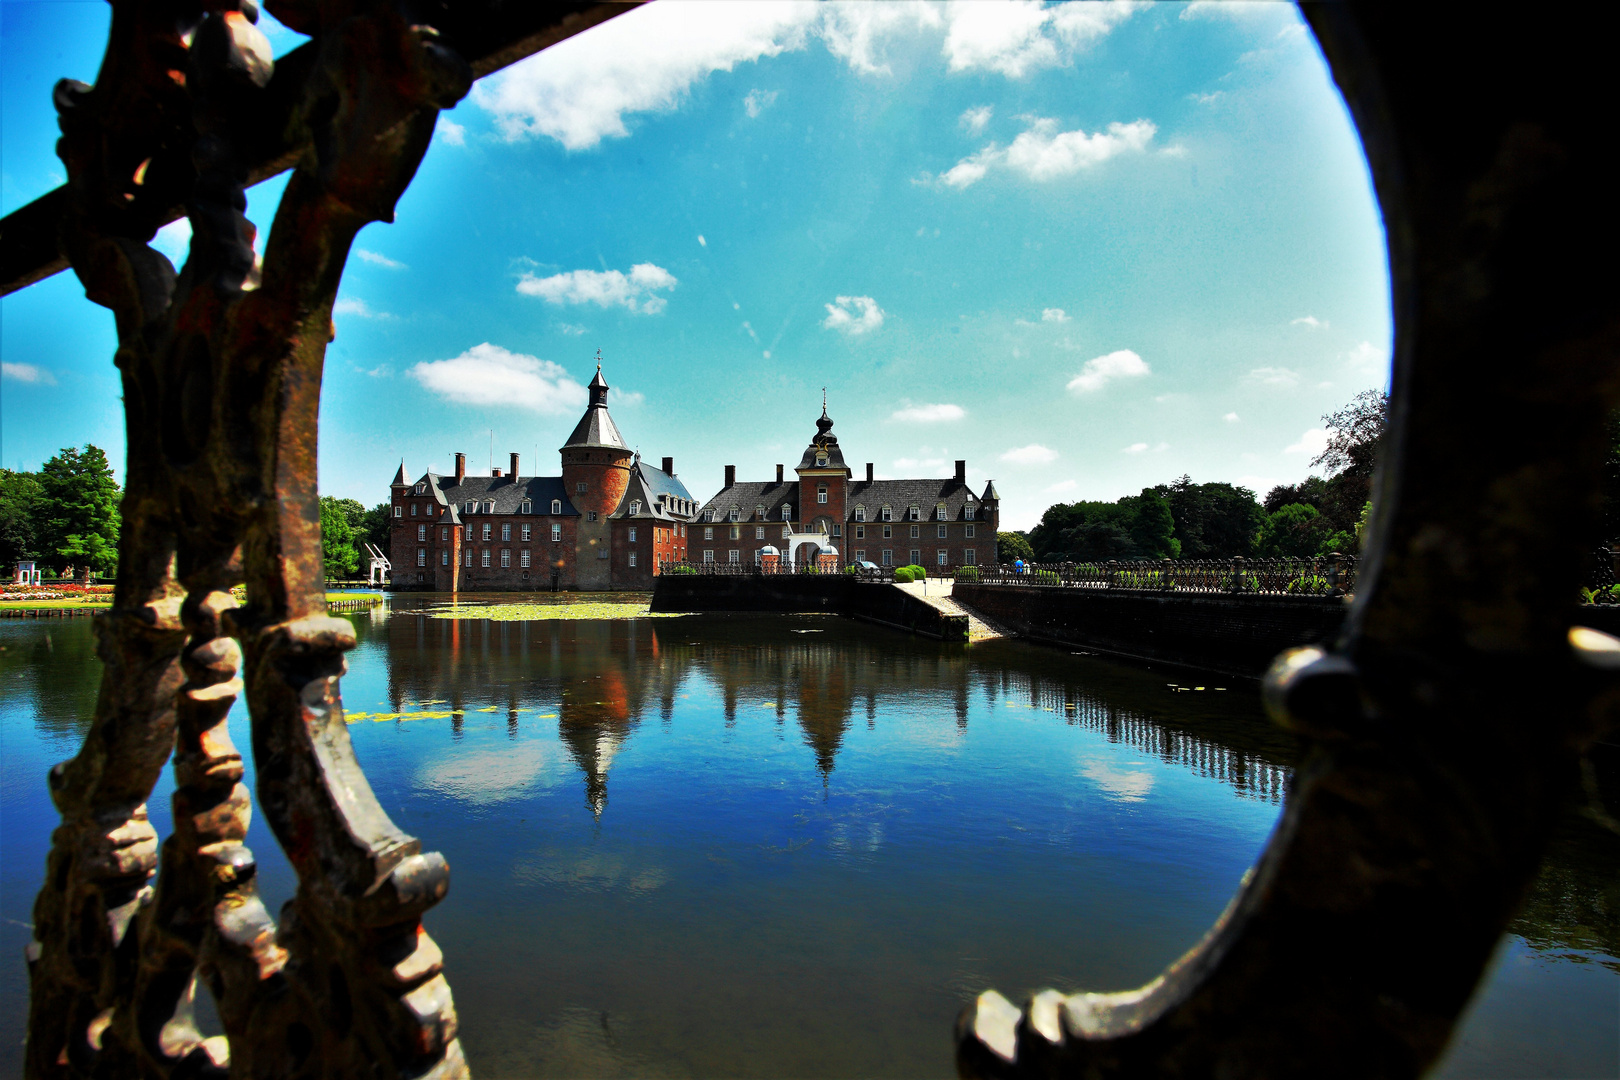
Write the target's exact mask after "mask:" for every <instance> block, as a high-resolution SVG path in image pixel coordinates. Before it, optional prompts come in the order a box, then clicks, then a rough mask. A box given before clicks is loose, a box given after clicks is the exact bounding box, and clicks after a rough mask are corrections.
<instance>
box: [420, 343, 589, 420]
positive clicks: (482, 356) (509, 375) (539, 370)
mask: <svg viewBox="0 0 1620 1080" xmlns="http://www.w3.org/2000/svg"><path fill="white" fill-rule="evenodd" d="M410 373H411V377H412V378H414V379H416V380H417V381H418V382H420V383H421V384H422V385H423V386H425V387H427V388H428V389H429V390H431V391H433V392H434V393H435V394H438V395H439V396H440V397H442V398H445V399H447V400H449V401H454V402H458V403H460V404H463V405H515V406H517V407H519V408H524V409H530V410H533V411H534V412H537V413H542V414H544V415H547V416H565V415H571V414H573V413H576V412H578V411H579V410H580V409H582V408H584V407H585V399H586V393H585V388H584V387H583V386H581V385H580V384H579V383H577V382H575V381H574V380H573V379H571V378H569V377H568V372H567V371H566V370H565V369H564V368H563V367H562V366H561V365H559V364H554V363H552V362H551V361H550V360H542V359H540V358H539V357H537V356H526V355H524V354H522V353H515V352H511V351H510V350H507V349H503V348H501V347H500V346H499V345H491V344H490V343H489V342H487V341H486V342H484V343H483V344H482V345H474V346H473V347H472V348H470V349H468V350H467V351H466V352H464V353H462V354H461V355H460V356H457V357H453V358H451V359H449V360H434V361H431V362H426V363H421V364H417V365H416V366H415V367H413V368H411V372H410Z"/></svg>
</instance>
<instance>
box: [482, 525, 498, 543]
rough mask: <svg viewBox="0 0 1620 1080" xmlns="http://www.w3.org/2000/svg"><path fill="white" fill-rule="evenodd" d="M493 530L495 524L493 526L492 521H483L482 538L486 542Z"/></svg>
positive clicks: (490, 537)
mask: <svg viewBox="0 0 1620 1080" xmlns="http://www.w3.org/2000/svg"><path fill="white" fill-rule="evenodd" d="M494 532H495V526H494V524H493V523H491V522H488V521H486V522H484V535H483V540H484V541H485V542H488V541H489V540H490V539H492V534H493V533H494Z"/></svg>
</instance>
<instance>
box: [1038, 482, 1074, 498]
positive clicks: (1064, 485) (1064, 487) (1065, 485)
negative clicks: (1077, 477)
mask: <svg viewBox="0 0 1620 1080" xmlns="http://www.w3.org/2000/svg"><path fill="white" fill-rule="evenodd" d="M1079 486H1080V485H1079V484H1077V483H1075V482H1074V481H1073V480H1059V481H1058V482H1057V483H1055V484H1048V485H1047V486H1046V488H1045V489H1044V491H1043V494H1046V495H1057V494H1060V493H1062V492H1065V491H1073V490H1074V489H1075V488H1077V487H1079Z"/></svg>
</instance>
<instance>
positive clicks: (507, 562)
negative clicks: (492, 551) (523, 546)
mask: <svg viewBox="0 0 1620 1080" xmlns="http://www.w3.org/2000/svg"><path fill="white" fill-rule="evenodd" d="M511 565H512V549H511V548H501V566H502V567H503V568H505V567H508V566H511Z"/></svg>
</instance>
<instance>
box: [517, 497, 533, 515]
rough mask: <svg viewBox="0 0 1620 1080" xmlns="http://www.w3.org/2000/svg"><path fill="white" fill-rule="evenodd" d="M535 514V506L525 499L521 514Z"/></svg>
mask: <svg viewBox="0 0 1620 1080" xmlns="http://www.w3.org/2000/svg"><path fill="white" fill-rule="evenodd" d="M533 512H534V509H533V505H532V504H531V503H530V502H529V500H528V499H524V500H523V509H522V510H521V511H520V513H524V514H531V513H533Z"/></svg>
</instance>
